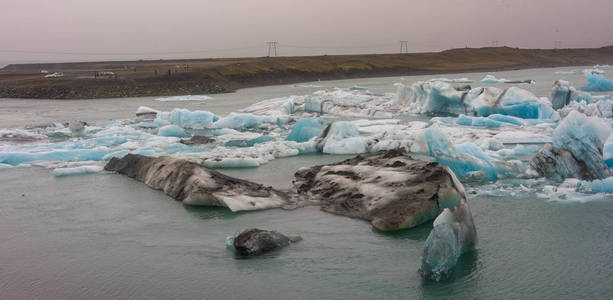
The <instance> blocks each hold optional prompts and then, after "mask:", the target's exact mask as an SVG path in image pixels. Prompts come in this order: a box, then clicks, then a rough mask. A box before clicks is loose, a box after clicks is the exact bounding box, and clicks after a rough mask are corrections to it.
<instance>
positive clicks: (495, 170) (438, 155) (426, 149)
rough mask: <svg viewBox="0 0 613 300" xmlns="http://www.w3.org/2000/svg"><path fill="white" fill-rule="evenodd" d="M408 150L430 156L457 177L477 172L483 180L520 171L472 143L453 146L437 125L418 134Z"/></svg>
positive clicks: (470, 175)
mask: <svg viewBox="0 0 613 300" xmlns="http://www.w3.org/2000/svg"><path fill="white" fill-rule="evenodd" d="M411 152H413V153H417V154H423V155H427V156H430V157H433V158H434V159H435V160H436V161H437V162H439V163H441V164H444V165H447V166H448V167H449V168H451V170H452V171H453V172H454V173H455V175H457V176H458V177H460V178H470V177H474V175H475V174H477V173H479V177H481V178H482V179H483V180H495V179H498V178H499V177H505V176H508V175H510V174H512V173H517V172H520V171H521V170H517V167H516V166H515V165H514V164H513V163H512V162H506V161H500V160H497V159H496V158H494V157H491V156H489V155H487V154H486V153H485V152H483V150H482V149H481V148H480V147H479V146H477V145H476V144H474V143H471V142H465V143H462V144H458V145H457V146H454V144H453V143H451V142H450V141H449V139H448V138H447V136H446V135H445V133H444V132H443V131H442V130H441V129H440V127H439V126H438V125H437V124H435V125H432V126H430V127H428V128H427V129H425V130H423V131H422V132H421V133H420V134H418V136H417V137H416V139H415V141H414V142H413V144H412V145H411Z"/></svg>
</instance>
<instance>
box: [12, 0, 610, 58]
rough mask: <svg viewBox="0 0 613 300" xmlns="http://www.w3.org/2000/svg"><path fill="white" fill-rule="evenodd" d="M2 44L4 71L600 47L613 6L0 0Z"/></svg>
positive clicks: (458, 0)
mask: <svg viewBox="0 0 613 300" xmlns="http://www.w3.org/2000/svg"><path fill="white" fill-rule="evenodd" d="M0 38H1V41H2V42H1V43H0V64H1V63H2V62H5V63H6V62H26V61H68V60H70V61H73V60H102V59H139V58H143V59H158V58H173V57H176V58H182V57H227V56H229V57H236V56H264V55H266V50H267V48H266V44H265V41H278V43H279V45H278V53H279V55H320V54H324V53H327V54H341V53H371V52H377V53H386V52H387V53H389V52H398V50H399V40H408V41H409V50H410V51H411V52H417V51H437V50H442V49H448V48H455V47H464V46H466V45H468V46H470V47H482V46H489V45H491V44H492V41H494V40H497V41H499V44H500V45H509V46H513V47H522V48H552V47H553V46H554V42H555V41H561V42H562V46H563V47H573V48H574V47H600V46H603V45H605V44H607V43H608V44H611V43H613V1H612V0H584V1H565V0H515V1H512V0H378V1H374V0H373V1H367V0H362V1H350V0H345V1H341V0H303V1H293V0H0ZM219 49H222V50H219ZM6 50H28V51H38V52H50V53H17V52H6ZM204 50H208V51H204ZM215 50H217V51H215ZM190 51H197V52H194V53H191V52H190ZM51 52H67V54H60V53H51ZM183 52H190V53H183ZM75 53H76V54H75Z"/></svg>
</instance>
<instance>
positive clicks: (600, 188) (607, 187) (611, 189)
mask: <svg viewBox="0 0 613 300" xmlns="http://www.w3.org/2000/svg"><path fill="white" fill-rule="evenodd" d="M577 191H580V192H588V193H608V194H613V177H608V178H605V179H602V180H600V179H597V180H593V181H580V182H579V184H578V185H577Z"/></svg>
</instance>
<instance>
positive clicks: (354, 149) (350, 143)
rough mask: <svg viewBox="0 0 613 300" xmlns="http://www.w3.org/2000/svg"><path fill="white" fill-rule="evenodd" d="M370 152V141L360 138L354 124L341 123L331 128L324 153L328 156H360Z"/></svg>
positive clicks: (334, 124)
mask: <svg viewBox="0 0 613 300" xmlns="http://www.w3.org/2000/svg"><path fill="white" fill-rule="evenodd" d="M367 150H368V139H367V138H365V137H361V136H360V131H359V130H358V127H357V126H356V125H355V124H353V123H352V122H347V121H339V122H334V123H332V125H331V126H330V130H329V131H328V135H327V136H326V138H325V144H324V147H323V152H324V153H328V154H359V153H365V152H367Z"/></svg>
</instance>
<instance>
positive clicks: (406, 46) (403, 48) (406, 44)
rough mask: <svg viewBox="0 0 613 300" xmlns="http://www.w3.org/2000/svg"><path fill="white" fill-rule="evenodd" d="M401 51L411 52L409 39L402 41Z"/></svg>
mask: <svg viewBox="0 0 613 300" xmlns="http://www.w3.org/2000/svg"><path fill="white" fill-rule="evenodd" d="M400 53H401V54H402V53H409V41H400Z"/></svg>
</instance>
